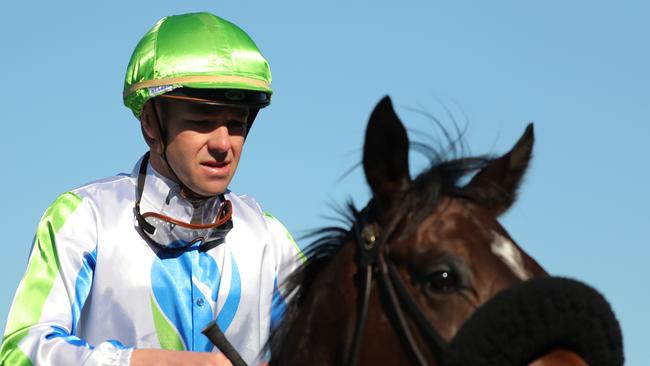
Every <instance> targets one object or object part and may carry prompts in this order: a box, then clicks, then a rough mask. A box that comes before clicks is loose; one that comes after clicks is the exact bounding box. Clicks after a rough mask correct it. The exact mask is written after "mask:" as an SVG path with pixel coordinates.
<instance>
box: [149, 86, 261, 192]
mask: <svg viewBox="0 0 650 366" xmlns="http://www.w3.org/2000/svg"><path fill="white" fill-rule="evenodd" d="M154 108H156V111H157V113H158V116H159V117H160V119H161V120H162V124H163V126H164V127H163V128H165V129H166V130H167V153H166V154H167V160H168V161H169V163H170V164H171V166H172V168H173V169H174V173H175V174H176V175H177V176H178V178H179V179H180V180H181V181H182V182H183V184H185V185H186V186H187V188H189V189H190V190H191V191H192V192H193V193H195V194H198V195H201V196H215V195H217V194H219V193H223V192H224V191H225V190H226V188H227V187H228V184H230V181H231V180H232V177H233V176H234V175H235V170H236V169H237V164H238V163H239V159H240V157H241V153H242V148H243V146H244V137H245V136H246V125H247V120H248V115H249V109H248V108H236V107H225V106H214V105H207V104H198V103H189V102H185V101H175V100H166V99H162V98H157V100H156V103H155V106H154Z"/></svg>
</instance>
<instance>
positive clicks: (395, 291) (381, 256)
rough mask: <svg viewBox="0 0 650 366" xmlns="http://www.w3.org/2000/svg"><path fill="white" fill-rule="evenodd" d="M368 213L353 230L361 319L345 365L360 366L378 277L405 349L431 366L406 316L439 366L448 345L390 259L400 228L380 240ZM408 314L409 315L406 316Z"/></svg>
mask: <svg viewBox="0 0 650 366" xmlns="http://www.w3.org/2000/svg"><path fill="white" fill-rule="evenodd" d="M367 211H368V209H366V210H364V212H362V214H361V215H360V218H359V219H358V220H357V222H356V224H355V225H354V228H353V231H354V233H355V243H356V247H357V266H358V272H357V276H358V278H357V280H358V284H359V286H358V292H359V297H358V298H359V301H358V303H357V315H358V316H357V321H356V326H355V328H354V334H353V337H352V344H351V347H350V348H349V349H348V352H347V354H346V357H345V363H344V365H346V366H354V365H356V364H357V359H358V356H359V348H360V346H361V340H362V338H363V330H364V327H365V323H366V318H367V316H368V302H369V300H370V293H371V291H372V281H373V280H374V278H375V277H378V282H379V286H380V291H382V292H383V293H384V294H385V298H386V299H387V303H386V304H384V310H385V311H389V312H390V314H392V315H393V318H394V322H393V327H394V328H395V329H396V331H397V333H398V335H399V336H400V340H401V341H402V343H403V344H404V346H406V348H407V349H408V350H409V351H410V353H411V355H412V356H413V358H414V360H415V361H416V364H417V365H422V366H426V365H428V363H427V361H426V359H425V357H424V355H423V354H422V351H421V350H420V347H418V345H417V343H416V342H415V339H414V338H413V334H412V333H411V329H410V327H409V325H408V323H407V319H406V317H405V314H408V315H410V316H411V318H412V319H413V320H414V321H415V324H416V325H417V328H418V330H419V332H420V334H421V335H422V336H423V337H424V339H425V340H426V342H427V344H428V345H429V346H430V349H431V350H432V353H433V355H434V357H435V358H436V362H437V363H438V364H440V362H441V358H442V353H443V351H444V350H445V348H446V347H447V341H445V340H444V339H443V338H442V337H441V336H440V334H439V333H438V332H437V331H436V330H435V329H434V328H433V326H432V325H431V323H429V321H428V320H427V318H426V316H425V315H424V313H423V312H422V310H421V309H420V307H419V306H418V304H416V303H415V301H414V300H413V298H412V297H411V295H410V294H409V293H408V291H407V290H406V286H405V285H404V281H403V280H402V277H401V276H400V274H399V272H398V271H397V268H395V265H394V264H393V263H392V262H391V260H390V258H389V257H388V246H387V245H386V241H387V239H388V238H389V236H390V234H392V233H393V229H394V228H395V227H396V226H397V225H396V224H392V225H390V226H389V230H386V232H385V233H384V235H383V236H381V237H379V232H378V230H377V225H376V224H374V223H368V222H367V218H366V216H367ZM405 310H406V312H407V313H405ZM389 319H390V317H389Z"/></svg>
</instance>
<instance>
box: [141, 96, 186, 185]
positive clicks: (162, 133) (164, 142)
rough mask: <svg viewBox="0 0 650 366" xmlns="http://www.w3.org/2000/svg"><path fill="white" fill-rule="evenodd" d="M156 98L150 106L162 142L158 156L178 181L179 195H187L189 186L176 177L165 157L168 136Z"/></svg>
mask: <svg viewBox="0 0 650 366" xmlns="http://www.w3.org/2000/svg"><path fill="white" fill-rule="evenodd" d="M155 100H156V98H152V99H151V108H152V109H153V114H154V116H155V118H156V123H157V124H158V131H159V132H160V142H161V143H162V153H161V154H160V157H161V158H162V161H163V162H164V163H165V165H167V169H169V171H170V172H171V173H172V175H173V176H174V180H175V181H176V182H177V183H178V185H179V186H180V193H181V196H183V197H188V196H189V195H188V193H189V192H191V190H190V189H189V188H187V186H186V185H185V183H183V181H182V180H181V179H180V178H179V177H178V174H176V172H175V171H174V168H172V165H171V164H170V163H169V160H168V159H167V139H168V137H169V136H167V129H166V128H165V126H163V123H162V120H161V119H160V116H159V115H158V110H157V109H156V102H155Z"/></svg>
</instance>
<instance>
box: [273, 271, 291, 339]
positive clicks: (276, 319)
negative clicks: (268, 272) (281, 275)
mask: <svg viewBox="0 0 650 366" xmlns="http://www.w3.org/2000/svg"><path fill="white" fill-rule="evenodd" d="M286 310H287V303H286V302H285V301H284V297H283V296H282V294H281V293H280V289H279V288H278V277H277V276H276V277H275V279H274V280H273V302H272V303H271V330H274V329H275V328H277V327H278V325H280V321H282V317H283V316H284V312H285V311H286Z"/></svg>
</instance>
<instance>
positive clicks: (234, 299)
mask: <svg viewBox="0 0 650 366" xmlns="http://www.w3.org/2000/svg"><path fill="white" fill-rule="evenodd" d="M139 164H140V163H139V162H138V164H136V167H135V169H134V170H133V172H132V173H131V174H130V175H128V174H121V175H117V176H114V177H110V178H107V179H104V180H100V181H96V182H93V183H90V184H88V185H85V186H83V187H81V188H78V189H75V190H73V191H70V192H67V193H64V194H63V195H61V196H60V197H59V198H58V199H57V200H56V201H55V202H54V203H53V204H52V206H50V207H49V208H48V209H47V211H46V212H45V214H44V215H43V218H42V219H41V222H40V224H39V226H38V229H37V233H36V236H35V239H34V245H33V248H32V252H31V254H30V258H29V264H28V266H27V271H26V273H25V275H24V277H23V279H22V281H21V282H20V285H19V287H18V290H17V291H16V295H15V297H14V300H13V304H12V306H11V311H10V313H9V317H8V320H7V327H6V329H5V333H4V339H3V342H2V346H1V347H0V365H7V366H16V365H88V366H91V365H128V364H129V361H130V357H131V353H132V351H133V349H135V348H162V349H170V350H188V351H201V352H209V351H216V349H215V348H214V347H213V345H212V344H211V343H210V341H209V340H208V339H207V338H206V337H205V336H204V335H203V334H201V330H202V329H203V328H204V327H205V326H206V325H207V324H208V323H209V322H210V321H211V320H214V319H216V321H217V323H218V324H219V326H220V328H221V329H222V330H223V331H224V333H225V335H226V337H227V338H228V340H229V341H230V342H231V343H232V345H233V346H234V347H235V348H236V349H237V350H238V351H239V353H240V354H241V356H242V357H243V358H244V360H245V361H246V362H247V363H249V364H257V363H259V362H260V361H261V360H262V356H261V355H260V353H261V351H262V347H263V345H264V343H265V342H266V340H267V338H268V335H269V332H270V329H271V328H272V327H273V326H274V325H275V322H277V321H278V319H279V318H280V316H281V314H282V312H283V310H284V299H283V297H282V294H281V289H280V288H281V286H280V288H279V286H278V284H282V282H283V281H284V279H285V278H286V277H287V276H288V275H289V274H290V273H291V272H292V271H293V269H295V268H296V266H297V265H299V264H300V262H301V260H304V256H303V254H302V253H301V251H300V249H299V248H298V246H297V245H296V243H295V242H294V241H293V239H292V238H291V235H289V233H288V232H287V230H286V229H285V228H284V226H283V225H282V224H281V223H280V222H279V221H278V220H277V219H275V218H274V217H273V216H271V215H269V214H267V213H264V212H263V211H262V210H261V209H260V207H259V205H258V204H257V202H255V200H254V199H253V198H252V197H249V196H238V195H236V194H234V193H232V192H229V191H228V192H226V195H225V197H226V199H229V200H230V201H231V202H232V205H233V215H232V220H233V229H232V230H231V231H230V232H229V233H228V235H227V236H226V240H225V242H224V243H222V244H220V245H218V246H216V247H214V248H212V249H209V250H207V251H201V250H198V245H194V246H192V247H191V248H190V249H189V250H187V251H184V252H182V254H180V255H178V254H175V255H171V254H169V252H165V251H161V250H157V249H154V248H153V247H152V246H150V245H149V244H148V243H147V242H146V241H145V240H144V239H142V237H141V236H140V234H139V232H138V230H137V222H136V220H135V218H134V214H133V208H134V201H135V196H136V179H137V175H138V167H139ZM141 208H142V212H147V211H158V212H160V211H164V212H166V214H172V215H174V216H173V217H174V218H175V219H178V220H181V221H185V222H189V221H190V219H191V217H192V211H193V208H192V205H191V204H190V203H189V202H188V201H186V200H185V199H184V198H182V196H180V195H179V194H178V186H177V185H176V184H174V183H173V182H171V181H170V180H168V179H166V178H164V177H163V176H161V175H160V174H158V173H157V172H155V171H154V170H153V169H152V168H151V166H149V167H148V168H147V178H146V180H145V188H144V192H143V196H142V202H141Z"/></svg>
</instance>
